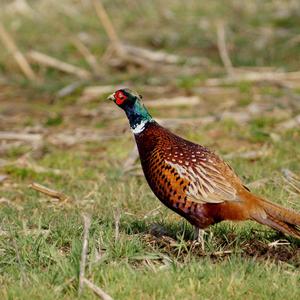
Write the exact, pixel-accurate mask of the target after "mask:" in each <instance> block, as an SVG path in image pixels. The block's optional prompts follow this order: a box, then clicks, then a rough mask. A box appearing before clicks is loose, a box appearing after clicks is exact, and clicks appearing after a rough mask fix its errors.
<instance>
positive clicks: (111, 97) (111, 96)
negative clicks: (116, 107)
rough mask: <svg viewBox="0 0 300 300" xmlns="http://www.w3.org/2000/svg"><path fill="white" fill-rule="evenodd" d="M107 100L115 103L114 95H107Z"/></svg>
mask: <svg viewBox="0 0 300 300" xmlns="http://www.w3.org/2000/svg"><path fill="white" fill-rule="evenodd" d="M107 100H110V101H115V100H116V98H115V93H113V94H111V95H109V96H108V97H107Z"/></svg>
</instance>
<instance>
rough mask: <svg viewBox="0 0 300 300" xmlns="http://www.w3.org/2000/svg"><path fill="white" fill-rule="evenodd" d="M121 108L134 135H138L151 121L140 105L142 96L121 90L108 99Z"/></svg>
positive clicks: (142, 105)
mask: <svg viewBox="0 0 300 300" xmlns="http://www.w3.org/2000/svg"><path fill="white" fill-rule="evenodd" d="M108 99H109V100H112V101H114V102H115V103H116V104H117V105H118V106H119V107H120V108H122V109H123V110H124V111H125V113H126V115H127V118H128V120H129V123H130V127H131V129H132V130H133V132H134V133H140V132H141V131H142V130H143V129H144V128H145V124H147V123H148V122H151V121H152V117H151V115H150V114H149V112H148V110H147V109H146V107H145V106H144V104H143V103H142V96H141V95H139V94H138V93H137V92H135V91H132V90H130V89H121V90H117V91H116V92H114V93H113V94H112V95H110V96H109V97H108Z"/></svg>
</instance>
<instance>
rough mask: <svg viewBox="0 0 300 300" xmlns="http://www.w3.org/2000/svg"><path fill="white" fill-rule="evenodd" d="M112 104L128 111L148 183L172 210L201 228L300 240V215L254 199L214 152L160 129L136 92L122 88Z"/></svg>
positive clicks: (261, 199)
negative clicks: (232, 226)
mask: <svg viewBox="0 0 300 300" xmlns="http://www.w3.org/2000/svg"><path fill="white" fill-rule="evenodd" d="M108 99H110V100H113V101H114V102H115V103H116V104H117V105H118V106H119V107H120V108H122V109H123V110H124V111H125V113H126V115H127V118H128V120H129V124H130V127H131V130H132V131H133V133H134V137H135V140H136V144H137V147H138V151H139V155H140V160H141V164H142V168H143V171H144V174H145V177H146V180H147V182H148V184H149V186H150V188H151V189H152V191H153V193H154V194H155V195H156V197H157V198H158V199H159V200H160V201H161V202H162V203H163V204H165V205H166V206H167V207H168V208H170V209H171V210H173V211H175V212H176V213H178V214H179V215H181V216H182V217H184V218H185V219H186V220H188V221H189V222H190V223H191V224H192V225H194V226H195V227H196V228H199V229H204V228H206V227H208V226H209V225H212V224H215V223H218V222H220V221H223V220H232V221H243V220H254V221H257V222H258V223H261V224H264V225H268V226H270V227H272V228H273V229H276V230H279V231H281V232H282V233H284V234H288V235H291V236H293V237H296V238H300V214H298V213H296V212H294V211H292V210H289V209H286V208H284V207H281V206H279V205H277V204H274V203H271V202H269V201H267V200H265V199H263V198H261V197H258V196H256V195H254V194H252V193H251V192H250V190H249V189H248V188H247V187H246V186H244V185H243V183H242V182H241V180H240V179H239V178H238V177H237V175H236V174H235V173H234V171H233V170H232V168H231V167H230V166H229V165H228V164H227V163H226V162H224V161H223V160H222V159H221V158H220V157H218V156H217V155H216V154H215V153H213V152H212V151H210V150H209V149H208V148H206V147H203V146H201V145H197V144H195V143H192V142H190V141H187V140H185V139H183V138H181V137H179V136H177V135H175V134H173V133H172V132H170V131H169V130H168V129H166V128H164V127H162V126H160V125H159V124H158V123H157V122H156V121H154V119H153V118H152V117H151V115H150V114H149V112H148V110H147V109H146V108H145V106H144V105H143V103H142V100H141V96H140V95H138V94H137V93H136V92H134V91H131V90H129V89H121V90H118V91H116V92H115V93H113V94H112V95H111V96H109V97H108ZM202 241H203V239H202Z"/></svg>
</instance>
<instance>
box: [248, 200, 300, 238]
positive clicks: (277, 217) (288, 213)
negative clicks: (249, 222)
mask: <svg viewBox="0 0 300 300" xmlns="http://www.w3.org/2000/svg"><path fill="white" fill-rule="evenodd" d="M256 200H258V204H259V206H260V208H262V212H263V213H254V214H251V217H252V219H254V220H255V221H257V222H258V223H261V224H264V225H268V226H270V227H272V228H273V229H276V230H279V231H281V232H282V233H285V234H288V235H291V236H293V237H295V238H298V239H300V214H299V213H297V212H295V211H293V210H290V209H287V208H284V207H281V206H279V205H277V204H274V203H271V202H269V201H267V200H264V199H261V198H257V199H256Z"/></svg>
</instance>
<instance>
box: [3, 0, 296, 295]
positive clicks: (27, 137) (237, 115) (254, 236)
mask: <svg viewBox="0 0 300 300" xmlns="http://www.w3.org/2000/svg"><path fill="white" fill-rule="evenodd" d="M117 2H118V3H117ZM117 2H116V3H110V2H109V1H96V0H95V1H94V0H91V1H90V0H86V1H85V0H81V1H72V0H68V1H63V2H61V1H57V0H51V1H38V2H36V3H35V2H33V1H26V0H22V1H12V3H4V4H0V7H3V10H1V11H0V16H1V17H2V18H1V24H0V44H1V45H2V46H3V47H4V48H5V51H3V53H0V71H1V73H3V74H1V75H0V103H1V106H0V155H1V158H0V193H1V196H0V206H1V209H2V208H3V209H2V212H1V222H0V256H1V257H2V256H3V257H4V258H5V259H3V266H4V268H3V270H5V272H7V273H9V274H10V276H12V277H13V276H14V275H13V274H14V270H13V271H12V270H11V269H9V268H10V264H9V263H7V262H9V261H13V260H14V259H15V258H16V259H15V261H14V263H15V265H16V266H17V267H16V268H17V270H18V271H20V272H19V273H20V274H21V279H22V280H21V281H23V282H25V281H26V280H29V282H38V279H36V278H38V277H39V276H40V274H43V272H44V270H48V269H51V268H52V267H53V266H62V267H61V269H55V270H54V271H49V273H51V272H53V273H51V274H52V275H53V274H63V275H62V276H63V277H62V278H59V279H57V282H58V283H57V284H56V283H53V282H54V281H55V280H56V279H55V280H54V281H53V278H55V276H56V275H55V276H54V275H53V278H52V277H51V279H49V282H47V283H46V284H45V286H47V287H49V286H52V285H55V284H56V286H55V287H54V288H53V292H54V293H55V296H56V297H60V296H61V297H64V296H65V295H68V296H70V295H71V296H70V297H71V298H72V297H76V293H77V292H78V293H79V295H82V294H83V293H84V295H85V293H86V292H87V291H88V290H91V291H92V292H93V293H95V294H96V295H97V297H99V298H102V299H112V298H111V296H109V295H108V294H107V293H108V292H109V294H112V295H113V296H114V297H115V298H116V299H117V298H119V299H123V297H124V299H126V297H127V298H128V299H132V295H131V296H128V295H127V294H126V295H125V296H124V295H123V294H122V292H119V294H118V289H114V287H113V286H112V282H115V281H116V279H115V277H114V276H117V275H114V274H111V273H109V272H110V270H113V271H116V272H117V271H118V269H119V268H120V269H121V268H122V266H123V265H124V261H125V262H126V264H128V266H129V267H130V268H133V269H132V270H131V271H130V272H131V273H130V272H128V274H129V273H130V274H139V273H135V272H138V270H140V269H142V270H143V271H145V270H150V271H151V272H153V273H155V274H157V276H159V274H160V273H159V272H160V270H167V271H166V272H167V273H166V274H170V273H169V272H170V269H171V268H172V267H174V266H184V265H188V263H190V262H191V261H193V260H195V261H196V262H197V264H198V262H199V260H201V264H199V265H202V262H203V261H204V260H205V259H206V258H208V259H209V260H210V261H211V262H212V264H214V263H221V262H228V261H230V260H231V259H234V258H235V257H239V258H242V259H244V260H243V263H244V262H245V261H247V260H251V259H253V258H255V261H259V262H263V263H266V264H267V265H270V264H273V263H274V264H275V265H276V266H280V267H282V269H280V272H279V274H281V273H282V270H284V271H283V272H290V273H291V274H293V275H295V274H298V273H297V272H296V271H295V269H297V268H299V258H300V256H299V255H300V253H299V244H298V243H297V242H296V241H294V240H292V239H285V237H283V236H281V235H277V234H276V233H274V232H272V231H268V230H267V229H266V228H263V229H262V227H255V226H256V225H251V226H249V227H247V226H246V225H245V229H244V230H242V229H237V228H234V229H230V230H228V229H226V228H227V227H226V226H225V225H224V227H222V225H220V227H219V226H217V227H216V228H215V227H213V228H211V229H210V230H209V232H208V234H207V235H206V246H207V247H208V248H207V250H206V252H203V251H202V249H201V245H199V244H197V243H196V242H194V241H192V239H191V234H190V233H189V230H186V228H185V227H184V229H183V228H182V226H181V225H180V224H181V223H180V221H179V219H177V218H176V217H174V215H172V214H171V213H168V212H166V211H165V210H164V209H163V208H162V206H161V205H159V206H158V207H157V205H158V203H157V202H155V201H156V200H155V199H154V197H153V196H152V194H150V192H149V190H148V189H147V186H146V184H145V182H144V181H143V177H142V176H143V174H142V170H141V168H140V165H139V162H138V152H137V149H136V147H134V146H133V141H132V137H131V133H130V131H129V130H128V124H127V120H126V119H125V117H124V115H123V113H122V111H120V110H117V109H116V107H114V106H112V105H111V104H110V103H106V101H105V100H104V99H105V98H106V96H107V95H108V94H110V93H111V92H113V91H114V90H116V89H118V88H120V87H124V86H126V87H129V88H133V89H137V90H138V91H139V93H141V94H142V95H143V96H144V99H145V100H144V102H145V105H146V106H147V107H149V109H150V111H151V112H152V111H153V115H154V116H156V119H157V120H158V121H159V122H160V123H161V124H163V125H164V126H166V127H168V128H170V129H172V130H173V131H175V132H176V133H178V134H180V135H182V136H185V137H187V138H189V139H190V140H194V141H196V142H198V143H201V144H204V145H207V146H209V147H211V148H213V149H216V151H218V152H219V153H220V154H221V156H222V157H223V158H224V159H226V160H229V162H230V163H231V165H233V167H234V169H235V170H236V171H237V173H238V174H239V175H240V176H241V177H242V178H243V181H244V182H245V184H246V185H247V186H248V187H249V188H250V189H251V190H253V191H254V192H257V193H259V194H261V195H263V196H264V197H266V198H268V199H272V201H275V202H276V201H277V202H279V203H281V204H283V205H285V206H288V207H292V208H294V209H296V210H299V209H300V206H299V193H300V192H299V191H300V184H299V182H300V180H299V174H300V169H299V158H300V156H299V145H300V142H299V139H300V134H299V128H300V119H299V116H300V115H299V114H300V105H299V103H300V98H299V97H300V96H299V87H300V72H299V69H300V65H299V59H298V58H299V54H297V49H298V48H297V47H298V46H299V43H298V40H299V38H298V35H297V34H296V33H295V32H294V27H293V26H294V25H290V23H289V22H292V21H293V20H294V15H293V11H294V10H295V9H294V6H293V4H292V2H293V1H288V2H289V3H288V4H284V5H283V4H280V3H278V2H276V1H271V4H269V6H268V7H265V6H264V4H257V6H256V5H254V4H250V3H249V4H245V7H243V8H242V7H240V5H238V4H237V3H233V2H234V1H230V3H231V4H230V5H231V6H230V7H231V9H232V11H234V12H235V13H234V14H229V15H228V16H227V15H226V13H224V14H223V13H222V18H220V17H219V16H217V17H216V16H214V17H211V16H210V15H209V4H203V6H202V7H201V11H202V10H203V11H205V15H199V16H197V18H194V17H193V14H194V11H197V9H199V7H198V6H197V4H195V1H192V2H193V3H192V4H191V7H188V6H187V7H186V8H185V9H186V10H187V15H188V16H189V17H190V18H191V19H189V18H188V17H186V16H185V14H184V13H183V14H180V16H179V15H178V7H179V8H180V7H181V6H180V5H181V4H180V3H179V2H180V1H174V2H172V1H170V3H169V1H167V2H168V3H167V4H166V7H163V6H161V5H160V4H159V5H158V4H157V1H154V2H155V3H154V4H151V3H152V2H151V3H150V4H145V3H143V4H141V3H140V2H138V1H126V3H127V4H128V5H129V6H130V9H131V10H132V13H131V14H128V15H127V13H126V11H124V12H122V13H121V12H120V10H119V9H118V5H119V4H120V3H119V2H120V1H117ZM171 2H172V3H171ZM275 2H276V3H275ZM54 4H55V5H54ZM147 5H148V6H147ZM152 5H154V6H152ZM155 5H156V6H155ZM260 5H261V6H260ZM50 8H51V9H53V11H51V10H50ZM153 8H154V10H153ZM260 9H261V10H264V13H266V12H267V11H268V12H270V15H268V17H269V19H268V20H266V24H264V23H262V24H260V23H259V22H258V23H259V24H258V25H253V24H252V23H254V24H255V22H254V21H257V19H256V17H255V15H256V14H259V10H260ZM179 10H180V9H179ZM47 11H49V15H47V16H46V15H45V13H43V12H47ZM50 11H51V13H50ZM151 11H152V12H151ZM153 11H154V12H155V13H154V14H153ZM180 11H181V10H180ZM279 13H281V16H277V14H279ZM236 15H239V25H238V26H237V25H236V18H237V17H236ZM16 16H18V17H20V20H21V21H20V22H21V23H20V24H21V25H20V24H19V23H18V21H16V22H13V21H12V20H13V19H16V18H15V17H16ZM135 16H143V18H141V17H138V18H136V17H135ZM284 16H287V17H286V18H285V17H284ZM150 18H152V21H151V22H152V23H151V25H152V24H153V28H152V27H151V26H149V23H147V19H150ZM157 18H158V21H157ZM177 18H179V21H177ZM180 18H182V19H180ZM241 18H244V19H245V22H240V19H241ZM58 19H59V20H60V22H61V23H60V22H58V23H59V24H58V25H59V26H61V27H60V28H59V26H57V22H55V21H56V20H58ZM65 20H67V21H65ZM283 21H284V22H287V25H286V27H285V25H283V26H282V25H277V23H278V24H281V23H280V22H283ZM64 22H65V23H64ZM189 22H190V23H189ZM260 22H261V21H260ZM284 22H283V23H284ZM293 22H294V21H293ZM78 23H80V24H82V28H79V27H77V26H78ZM244 23H245V24H244ZM28 24H31V25H28ZM169 24H172V26H173V27H174V28H173V27H172V28H171V30H170V28H169V27H168V26H169ZM284 24H285V23H284ZM26 26H29V27H30V26H32V27H35V28H31V29H30V30H29V32H31V31H32V32H34V33H33V34H32V35H33V37H32V36H30V35H28V34H27V31H26V30H27V29H26V28H27V27H26ZM39 26H41V31H39V30H38V27H39ZM44 26H46V28H47V30H45V27H44ZM181 27H182V28H181ZM239 27H241V30H239ZM43 28H44V29H43ZM74 28H76V30H77V31H76V30H74ZM137 28H138V29H139V30H137ZM190 28H193V30H192V31H193V34H190V35H189V36H185V34H186V32H189V31H191V29H190ZM194 28H197V32H196V33H195V29H194ZM42 30H44V32H47V31H48V30H49V35H48V36H44V34H41V32H42ZM165 30H166V32H167V33H166V32H165ZM170 32H171V33H172V34H171V33H170ZM244 34H245V36H246V39H247V41H245V40H243V35H244ZM24 37H27V38H28V39H29V41H28V42H26V39H25V38H24ZM150 37H151V38H150ZM254 37H255V38H254ZM24 39H25V40H24ZM39 39H41V42H40V43H39V42H36V41H39ZM181 39H182V40H181ZM251 39H252V40H253V45H252V44H250V43H251V42H250V43H249V41H248V40H250V41H251ZM49 40H51V42H49V44H48V41H49ZM32 41H34V42H32ZM282 41H284V43H283V42H282ZM280 42H281V43H280ZM283 44H286V45H289V46H285V45H283ZM203 45H204V46H203ZM275 46H276V47H275ZM65 49H66V50H65ZM249 49H250V50H249ZM265 49H267V50H268V51H269V52H270V53H269V54H265V52H268V51H265ZM273 49H276V51H278V52H280V53H282V52H283V53H285V52H286V53H287V54H286V55H283V56H282V57H281V60H280V59H279V58H280V55H279V54H278V57H277V56H276V55H277V54H276V53H277V52H276V53H274V51H273ZM282 49H283V50H282ZM297 55H298V56H297ZM273 57H275V58H273ZM247 59H249V60H247ZM272 59H273V60H272ZM269 62H271V63H269ZM2 71H3V72H2ZM29 187H30V188H29ZM43 195H45V196H46V197H44V196H43ZM49 197H50V198H49ZM78 214H79V215H80V216H85V217H84V218H83V221H84V222H83V223H84V226H83V227H82V226H81V225H82V219H80V218H79V219H78V218H77V219H76V217H77V216H78ZM86 216H88V217H86ZM157 222H158V223H159V224H162V225H158V226H156V225H155V224H157ZM20 224H21V225H20ZM49 224H50V225H49ZM60 224H62V225H60ZM153 224H154V226H153ZM178 224H179V225H178ZM184 224H185V223H184ZM172 226H173V227H172ZM185 226H186V224H185ZM241 227H242V228H243V225H241ZM149 228H150V229H149ZM224 228H225V229H224ZM238 228H239V227H238ZM82 234H83V238H82ZM70 237H72V239H71V238H70ZM81 239H82V240H83V243H82V245H80V247H79V246H78V245H77V241H78V240H81ZM24 240H25V241H24ZM27 240H28V241H29V242H28V244H29V245H28V244H26V243H27ZM37 240H38V242H37ZM35 243H37V244H38V243H40V244H38V246H36V244H35ZM10 245H12V246H10ZM31 245H35V246H36V248H34V249H40V248H41V249H43V251H44V253H45V255H44V256H42V255H43V254H40V253H39V250H36V252H34V251H33V250H32V249H31V248H30V247H31ZM40 245H42V246H40ZM39 247H40V248H39ZM43 247H44V248H43ZM49 249H50V250H49ZM77 249H80V251H79V252H78V251H77ZM26 251H28V253H29V254H30V255H29V254H27V252H26ZM47 251H50V252H49V253H48V252H47ZM76 251H77V252H76ZM80 253H81V255H80ZM10 255H11V256H10ZM26 255H28V257H32V256H34V255H36V257H35V259H32V260H31V259H30V258H28V257H27V256H26ZM39 255H40V256H39ZM76 257H77V258H78V257H79V261H77V263H78V266H77V265H76V266H75V267H74V264H75V263H74V260H76ZM80 257H81V258H80ZM63 259H67V260H68V261H67V263H66V264H65V265H64V264H63V263H62V261H63ZM48 260H49V261H48ZM64 263H65V262H64ZM36 265H37V266H38V268H40V267H41V269H42V271H41V269H34V270H35V272H36V273H35V275H34V276H36V277H35V278H34V279H32V278H31V279H25V277H26V275H27V274H29V273H30V272H32V270H31V269H30V268H35V266H36ZM1 266H2V265H1ZM47 268H48V269H47ZM294 268H295V269H294ZM207 269H209V268H207ZM240 269H241V268H240V267H239V269H238V270H237V271H236V272H240ZM62 270H63V271H62ZM65 270H67V271H65ZM70 270H71V271H70ZM74 270H76V271H74ZM286 270H288V271H286ZM63 272H65V273H63ZM68 272H69V273H68ZM145 272H146V271H145ZM77 273H78V274H77ZM197 273H198V272H197ZM290 273H289V274H290ZM151 274H152V273H151ZM268 274H270V278H271V277H272V275H273V273H272V272H270V273H268ZM52 275H51V276H52ZM77 275H78V282H77ZM0 276H1V277H0V281H1V282H2V281H5V283H6V285H7V286H11V282H10V279H6V278H5V275H3V273H1V272H0ZM28 276H29V275H28ZM49 276H50V275H49ZM232 276H233V275H232ZM154 277H155V276H154ZM3 278H4V279H3ZM112 278H113V279H112ZM121 278H122V279H123V281H124V282H125V279H126V278H127V275H126V276H124V277H122V275H121ZM195 278H196V277H195ZM195 278H192V279H191V281H192V282H198V279H195ZM272 278H273V277H272ZM30 280H31V281H30ZM134 280H135V281H136V282H138V279H134ZM232 280H233V282H234V279H232ZM259 280H261V279H259ZM162 281H163V280H162ZM16 282H17V279H16ZM280 282H281V281H278V282H277V283H276V284H278V285H279V284H280ZM25 285H26V284H25ZM140 286H141V287H143V284H142V283H141V284H140ZM144 286H147V285H146V284H145V285H144ZM254 286H255V285H254ZM84 287H86V290H85V289H84ZM100 287H101V288H100ZM102 287H103V290H105V291H107V292H104V291H103V290H102ZM110 288H111V289H110ZM121 289H123V292H124V293H125V292H126V288H124V287H123V288H121ZM127 289H128V287H127ZM145 289H146V288H145ZM8 290H9V288H8ZM158 290H159V289H158ZM193 290H194V287H193ZM74 291H75V292H74ZM111 291H112V293H111ZM151 293H152V294H151ZM172 293H173V292H172ZM115 295H117V296H119V295H121V296H120V297H117V296H115ZM149 295H150V296H149V297H150V298H151V297H152V296H153V297H156V296H157V295H156V294H155V291H154V292H153V291H152V292H149ZM162 295H164V296H162V297H164V298H165V299H166V298H168V297H170V295H171V293H170V292H169V293H168V292H166V293H165V294H162ZM172 295H173V294H172ZM178 295H180V294H179V293H178ZM188 295H192V293H190V294H188ZM208 295H209V294H208ZM13 296H14V295H13ZM13 296H12V298H13ZM122 296H123V297H122ZM87 297H88V296H87ZM130 297H131V298H130ZM153 297H152V298H153ZM157 297H158V298H159V296H157ZM178 297H180V296H178ZM192 297H193V295H192V296H191V298H192ZM150 298H149V299H150ZM207 298H211V297H210V296H207ZM225 298H226V297H225ZM227 298H230V297H227ZM145 299H147V297H145ZM178 299H179V298H178ZM181 299H182V298H181Z"/></svg>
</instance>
